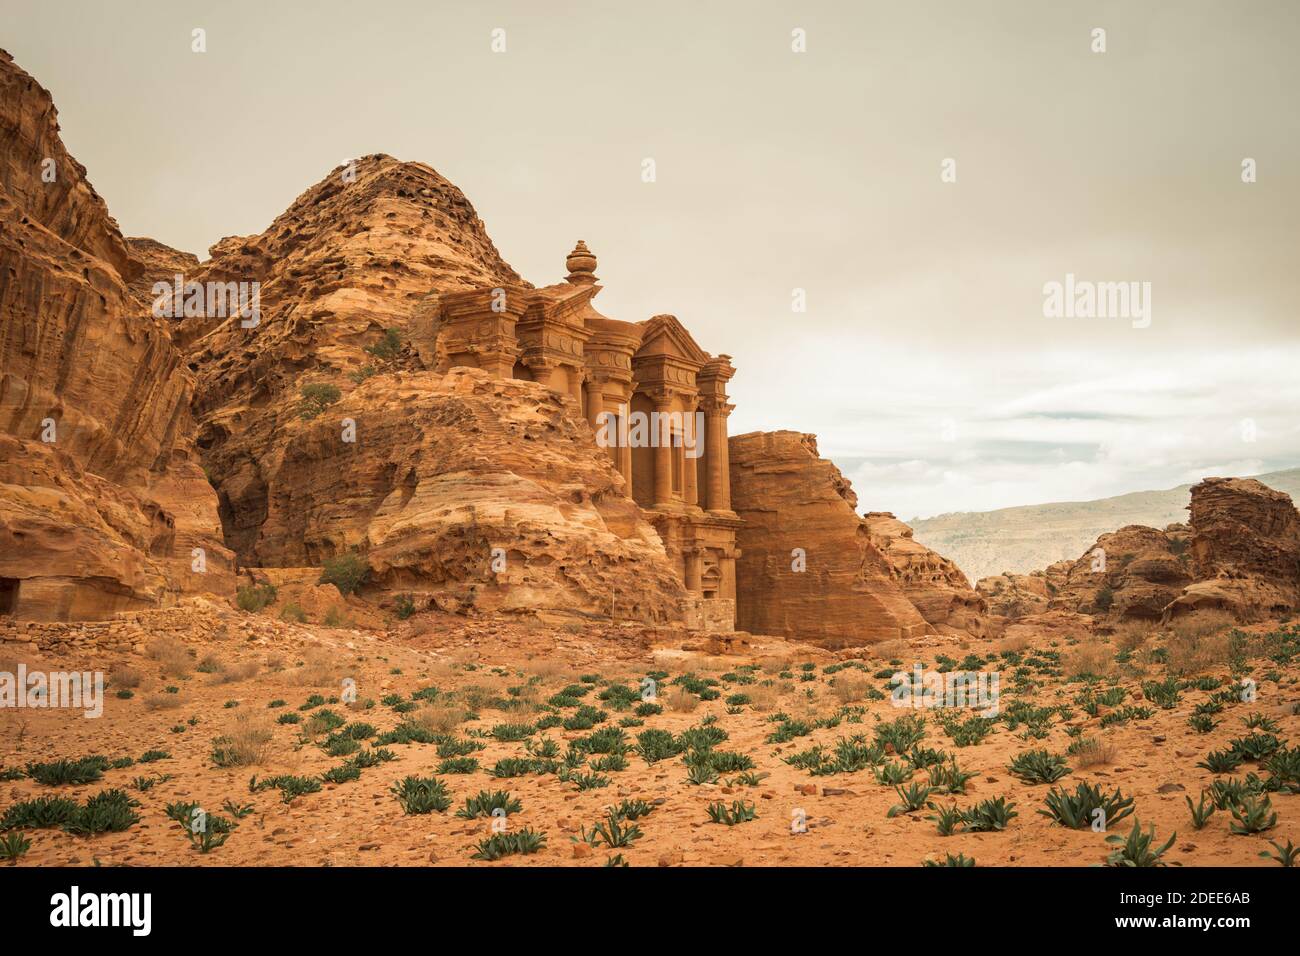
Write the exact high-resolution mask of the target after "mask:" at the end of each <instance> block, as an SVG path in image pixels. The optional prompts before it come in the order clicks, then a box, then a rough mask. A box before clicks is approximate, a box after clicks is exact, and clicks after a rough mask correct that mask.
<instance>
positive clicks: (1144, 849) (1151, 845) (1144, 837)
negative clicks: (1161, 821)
mask: <svg viewBox="0 0 1300 956" xmlns="http://www.w3.org/2000/svg"><path fill="white" fill-rule="evenodd" d="M1155 839H1156V827H1155V824H1152V825H1151V828H1150V829H1149V830H1147V831H1146V832H1143V830H1142V825H1141V824H1140V823H1139V822H1138V821H1137V819H1136V818H1135V819H1134V820H1133V829H1132V830H1131V831H1129V835H1128V838H1127V839H1126V838H1124V837H1122V836H1108V837H1106V842H1107V843H1110V844H1112V845H1114V846H1116V847H1117V849H1115V850H1112V851H1111V853H1110V855H1109V856H1107V857H1106V865H1107V866H1167V865H1168V864H1167V863H1165V862H1164V861H1163V860H1162V859H1160V858H1161V857H1162V856H1164V854H1165V851H1166V850H1168V849H1169V848H1170V847H1171V846H1173V845H1174V840H1176V839H1178V834H1177V833H1175V834H1174V835H1173V836H1171V837H1170V838H1169V841H1168V842H1167V843H1165V845H1164V846H1162V847H1159V848H1156V847H1155Z"/></svg>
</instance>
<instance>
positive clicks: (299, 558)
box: [255, 368, 686, 622]
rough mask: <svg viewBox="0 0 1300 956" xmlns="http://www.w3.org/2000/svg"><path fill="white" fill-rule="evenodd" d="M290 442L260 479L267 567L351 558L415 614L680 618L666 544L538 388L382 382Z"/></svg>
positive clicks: (584, 430)
mask: <svg viewBox="0 0 1300 956" xmlns="http://www.w3.org/2000/svg"><path fill="white" fill-rule="evenodd" d="M347 422H351V423H352V424H353V428H354V429H355V434H354V436H353V438H354V440H351V441H349V440H345V434H344V429H346V428H347V427H348V426H347V425H346V423H347ZM281 437H282V440H283V446H282V449H281V451H280V453H279V454H278V455H277V457H276V459H275V461H274V462H273V463H268V468H267V470H265V471H264V472H263V473H262V474H263V478H264V481H265V484H266V487H267V489H268V495H267V509H266V516H265V519H264V520H263V521H262V523H261V524H260V526H259V533H258V538H257V545H256V552H255V553H256V557H257V559H258V561H259V562H260V563H262V564H267V565H270V564H276V565H284V566H291V567H292V566H302V565H316V566H319V565H320V564H322V563H323V562H324V560H325V559H327V558H331V557H334V556H335V555H338V554H340V553H342V552H345V551H349V550H355V551H358V552H360V553H363V554H364V555H365V558H366V560H367V563H368V564H369V565H370V567H371V569H372V579H371V585H370V587H371V591H372V593H373V591H375V590H379V591H387V592H391V593H408V592H409V593H411V594H413V595H414V597H415V599H416V602H417V606H420V607H426V606H437V607H440V608H443V609H445V610H455V611H465V612H470V611H505V612H520V613H522V612H529V613H533V612H569V613H573V614H579V615H587V616H606V617H614V618H615V619H626V620H635V621H652V622H667V621H670V620H675V619H677V618H679V617H680V613H681V611H680V609H681V604H682V601H683V599H684V598H685V596H686V595H685V591H684V589H683V587H682V585H681V584H680V582H679V580H678V578H677V576H676V574H675V573H674V571H673V569H672V567H671V565H670V564H669V563H668V558H667V555H666V553H665V551H664V547H663V543H662V542H661V541H660V539H659V537H658V535H656V534H655V532H654V530H653V528H651V527H650V525H649V524H648V523H647V522H646V521H645V520H644V518H643V517H642V514H641V512H640V510H639V509H638V508H637V506H636V505H635V504H634V503H633V502H632V501H631V499H629V498H627V497H626V496H625V495H623V494H622V492H621V486H622V483H621V478H620V476H619V475H618V473H617V472H615V471H614V470H613V468H612V467H611V465H610V463H609V458H608V455H606V454H605V453H603V452H602V450H601V449H600V448H598V447H597V446H596V445H595V443H594V442H593V441H592V436H591V430H590V428H589V427H588V426H587V424H586V422H585V421H582V420H575V418H574V417H572V416H571V415H569V414H567V412H566V408H565V404H564V400H563V398H562V397H561V396H560V395H559V394H558V393H556V392H554V391H552V390H550V389H548V388H546V387H544V386H541V385H538V384H535V383H532V382H525V381H520V380H516V379H495V378H491V377H489V376H488V374H487V373H486V372H482V371H480V370H478V369H468V368H455V369H452V370H451V371H450V372H449V373H447V374H446V375H441V374H439V373H436V372H416V373H407V372H402V373H396V374H391V375H383V376H377V377H375V378H372V379H371V380H369V381H367V382H365V383H364V384H363V385H361V386H360V387H358V388H357V389H355V390H354V391H352V392H351V393H350V394H349V395H348V396H347V397H346V398H345V399H343V400H342V401H340V402H338V403H337V404H336V405H332V406H330V407H329V409H328V410H327V411H326V412H324V413H322V414H321V415H319V416H318V417H316V418H313V419H312V420H310V421H303V420H301V419H298V420H293V421H291V422H290V423H288V424H287V425H286V427H285V428H284V430H283V432H282V433H281Z"/></svg>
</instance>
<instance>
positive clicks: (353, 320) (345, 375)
mask: <svg viewBox="0 0 1300 956" xmlns="http://www.w3.org/2000/svg"><path fill="white" fill-rule="evenodd" d="M211 252H212V258H211V259H210V260H209V261H208V262H206V263H204V264H203V266H202V267H201V268H200V269H199V270H198V272H197V273H196V274H195V275H194V277H193V279H194V281H195V282H196V283H201V284H206V283H208V282H236V283H241V282H242V283H247V284H251V283H254V282H255V283H257V284H258V289H259V309H260V314H259V315H258V317H257V320H256V324H253V323H252V321H251V320H245V319H241V318H240V317H238V316H226V317H225V318H221V317H213V318H208V317H197V318H187V319H185V320H184V321H183V323H182V326H183V329H184V334H185V335H186V336H187V337H191V338H193V340H194V344H193V346H192V348H191V354H190V361H191V363H192V366H193V367H194V368H195V369H196V370H197V375H198V387H197V391H196V399H195V402H194V410H195V414H196V416H197V417H198V419H199V437H198V444H199V446H200V448H201V449H202V451H203V459H204V464H205V465H206V467H207V469H208V471H209V473H210V474H211V475H212V477H213V481H214V483H215V485H216V487H217V489H218V493H219V494H220V497H221V516H222V521H223V524H224V527H225V532H226V539H227V541H228V543H229V544H230V545H231V546H232V547H233V548H234V549H235V551H236V552H237V553H238V554H239V555H240V558H241V561H242V562H243V563H245V564H249V565H257V564H262V563H269V564H278V563H283V562H286V561H288V562H292V561H294V560H296V557H295V556H294V555H291V554H289V553H287V552H286V551H285V550H284V549H285V547H286V545H285V544H284V543H283V537H282V536H279V535H276V534H274V533H271V534H270V535H269V536H268V535H266V534H264V533H263V529H262V525H263V523H264V522H265V521H266V520H267V516H268V514H269V512H270V509H271V507H272V505H271V501H272V498H274V497H275V496H276V495H277V494H283V490H282V489H279V488H278V487H277V486H276V482H277V480H278V479H277V475H278V474H279V473H280V463H281V459H282V457H283V456H284V454H285V450H286V443H287V440H288V436H289V433H290V431H291V430H292V428H293V426H294V424H295V422H297V421H298V410H299V404H300V400H301V396H300V389H301V386H303V385H304V384H308V383H311V384H316V385H324V386H327V387H329V386H332V387H334V388H338V389H339V390H340V391H342V392H344V393H346V392H350V391H351V390H353V389H355V388H357V387H358V386H359V384H360V382H362V381H364V380H366V379H367V378H372V377H375V376H384V375H389V374H393V373H396V372H398V371H401V370H411V371H415V370H419V369H421V368H423V367H424V366H425V363H424V362H423V361H422V360H421V359H420V357H419V355H418V353H417V352H416V350H414V349H413V348H412V347H411V344H410V330H411V327H412V325H413V324H414V323H413V314H414V313H415V312H416V310H417V307H418V306H419V305H420V304H421V303H422V302H424V301H425V300H427V299H428V298H429V297H430V296H434V295H437V294H438V293H439V292H447V291H452V290H459V289H467V288H471V287H474V286H477V285H482V284H491V283H496V282H500V283H510V284H513V285H520V284H523V283H521V281H520V279H519V277H518V275H516V274H515V272H514V270H513V269H511V268H510V267H509V266H508V265H506V264H505V263H504V262H503V261H502V260H501V257H500V255H499V254H498V253H497V251H496V249H495V247H494V246H493V245H492V242H491V240H490V239H488V237H487V234H486V232H485V231H484V229H483V224H482V222H481V221H480V220H479V219H478V216H477V215H476V214H475V213H474V210H473V208H472V207H471V206H470V205H469V203H468V201H466V199H465V197H464V195H463V194H462V193H461V192H460V190H459V189H457V188H456V187H455V186H452V185H451V184H450V183H448V182H447V181H446V180H445V179H443V178H442V177H441V176H439V175H438V174H437V173H436V172H434V171H433V170H432V169H430V168H429V167H427V166H423V165H420V164H417V163H402V162H398V161H397V160H395V159H393V158H392V157H389V156H369V157H365V158H364V159H361V160H357V162H356V164H355V167H352V168H340V169H337V170H335V171H334V172H332V173H330V174H329V175H328V176H327V177H326V178H325V179H324V180H322V181H321V182H319V183H317V184H316V185H315V186H313V187H312V188H311V189H309V190H307V192H305V193H304V194H303V195H302V196H300V197H299V198H298V199H297V200H296V201H295V202H294V203H293V204H292V205H291V206H290V207H289V209H288V210H287V211H286V212H285V213H284V214H283V215H281V216H280V217H279V218H277V219H276V220H275V222H274V223H272V224H271V226H270V227H269V228H268V229H267V230H266V231H265V232H263V233H262V234H261V235H259V236H249V237H245V238H232V239H224V240H222V241H221V242H220V243H218V244H217V245H216V246H214V247H213V249H212V250H211ZM388 329H394V330H395V331H396V334H397V335H398V337H399V339H400V341H401V342H402V345H401V346H400V347H399V348H398V349H397V350H396V351H395V352H392V353H391V354H389V353H388V352H387V351H385V354H383V355H382V356H381V355H377V354H375V353H374V351H371V352H367V351H366V349H367V347H370V348H371V349H372V350H373V349H375V348H377V347H378V348H381V349H382V347H383V343H384V337H385V334H386V330H388ZM393 413H394V414H398V413H400V409H393ZM370 440H371V442H373V441H374V440H375V439H374V438H373V437H372V438H371V439H370Z"/></svg>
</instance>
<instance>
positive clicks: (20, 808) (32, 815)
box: [0, 797, 81, 831]
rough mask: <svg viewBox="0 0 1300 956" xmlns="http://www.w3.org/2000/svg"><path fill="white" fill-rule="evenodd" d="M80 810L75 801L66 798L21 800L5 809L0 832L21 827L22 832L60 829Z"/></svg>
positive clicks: (0, 820) (0, 822)
mask: <svg viewBox="0 0 1300 956" xmlns="http://www.w3.org/2000/svg"><path fill="white" fill-rule="evenodd" d="M80 809H81V805H80V804H78V803H77V801H76V800H69V799H68V798H67V797H37V798H36V799H35V800H23V801H21V802H19V803H15V804H12V805H10V806H9V807H7V808H6V809H5V812H4V816H3V817H0V831H2V830H13V829H17V828H19V827H21V828H22V829H24V830H44V829H52V828H55V827H61V826H63V825H64V824H65V823H68V822H70V821H71V820H72V819H73V818H74V817H75V816H76V815H77V812H78V811H79V810H80Z"/></svg>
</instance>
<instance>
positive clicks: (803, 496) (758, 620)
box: [729, 431, 982, 648]
mask: <svg viewBox="0 0 1300 956" xmlns="http://www.w3.org/2000/svg"><path fill="white" fill-rule="evenodd" d="M729 448H730V456H731V502H732V507H733V508H734V509H735V511H736V514H737V515H739V516H740V518H741V519H742V520H743V521H744V524H743V525H742V526H741V528H740V530H739V531H738V532H737V544H738V546H739V548H740V551H741V555H740V558H739V559H738V561H737V565H736V579H737V590H738V602H737V603H738V615H737V616H738V621H739V623H738V626H739V627H740V629H741V630H746V631H752V632H755V633H760V634H776V635H783V636H786V637H792V638H798V639H800V640H804V641H809V642H811V643H815V644H820V645H822V646H824V647H830V648H842V647H854V646H860V645H863V644H868V643H872V642H876V641H885V640H892V639H895V638H910V637H916V636H919V635H922V634H926V633H930V632H932V631H933V630H935V626H934V624H933V623H931V622H930V621H928V620H927V618H926V615H925V614H924V613H923V612H922V610H921V609H920V608H919V607H918V605H917V604H916V603H914V602H913V600H912V599H911V598H910V597H909V593H908V592H909V589H910V590H911V592H912V594H915V595H916V596H917V599H918V600H919V601H921V603H922V604H924V605H925V607H926V609H927V610H928V611H929V613H930V614H931V615H933V617H934V618H935V619H936V623H939V624H942V625H943V626H951V625H952V624H953V622H954V621H955V620H965V619H966V618H967V616H968V615H971V614H972V613H973V611H974V609H976V608H978V607H979V606H981V604H982V601H981V599H980V598H979V597H978V595H976V594H975V593H974V592H973V591H971V590H970V587H969V585H965V587H964V593H963V591H962V588H961V585H964V584H965V582H964V579H961V580H960V581H958V580H957V578H959V577H960V573H959V572H956V570H955V568H950V567H949V566H948V565H946V564H945V563H944V562H943V559H941V558H937V556H933V557H930V556H929V552H928V551H926V552H925V554H922V553H921V552H922V551H925V549H921V546H920V545H916V546H915V548H913V547H911V546H910V545H912V544H915V543H914V542H910V536H908V535H905V534H904V533H903V529H905V528H906V526H901V527H895V526H894V525H893V524H890V523H889V521H887V520H886V519H885V516H883V515H879V514H877V515H875V516H874V531H873V523H872V520H871V519H864V518H862V517H860V516H859V515H858V514H857V510H856V509H857V496H856V495H855V494H854V492H853V488H852V486H851V485H850V484H849V482H848V480H847V479H845V478H844V476H843V475H842V474H841V473H840V471H839V469H838V468H836V467H835V465H834V464H832V463H831V462H829V461H826V460H825V459H823V458H821V457H820V455H819V454H818V452H817V440H816V438H815V436H813V435H806V434H802V433H800V432H794V431H778V432H751V433H749V434H746V435H737V436H734V437H733V438H731V440H730V442H729ZM890 520H892V516H891V517H890ZM917 549H920V550H917ZM887 552H892V554H893V557H894V559H895V560H897V561H898V564H897V566H896V565H895V564H894V563H893V562H892V561H891V557H890V554H889V553H887ZM952 574H956V575H957V578H954V577H952V576H951V575H952ZM959 594H960V595H961V596H960V597H957V595H959ZM957 626H960V625H957Z"/></svg>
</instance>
